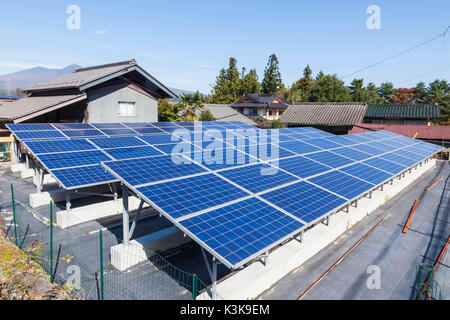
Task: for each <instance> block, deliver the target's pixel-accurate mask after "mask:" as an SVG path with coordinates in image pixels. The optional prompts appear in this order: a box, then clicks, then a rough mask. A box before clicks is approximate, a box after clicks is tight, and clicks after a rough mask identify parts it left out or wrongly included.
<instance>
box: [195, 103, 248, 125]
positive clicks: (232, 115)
mask: <svg viewBox="0 0 450 320" xmlns="http://www.w3.org/2000/svg"><path fill="white" fill-rule="evenodd" d="M203 108H204V109H208V110H209V111H211V113H212V115H213V116H214V118H216V120H217V121H241V122H244V123H247V124H249V125H252V126H255V125H256V123H255V122H254V121H253V120H251V119H250V118H247V117H246V116H244V115H243V114H242V113H239V112H237V111H236V110H234V109H233V108H231V107H230V106H229V105H228V104H204V105H203Z"/></svg>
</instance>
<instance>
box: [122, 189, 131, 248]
mask: <svg viewBox="0 0 450 320" xmlns="http://www.w3.org/2000/svg"><path fill="white" fill-rule="evenodd" d="M122 205H123V213H122V220H123V223H122V229H123V243H124V244H125V245H127V244H128V243H129V241H130V230H129V228H130V213H129V207H128V187H127V186H125V185H122Z"/></svg>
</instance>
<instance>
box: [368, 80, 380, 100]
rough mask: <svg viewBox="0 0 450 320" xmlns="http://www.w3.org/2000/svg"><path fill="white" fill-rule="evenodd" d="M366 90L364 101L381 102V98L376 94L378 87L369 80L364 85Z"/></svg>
mask: <svg viewBox="0 0 450 320" xmlns="http://www.w3.org/2000/svg"><path fill="white" fill-rule="evenodd" d="M366 91H367V99H366V101H365V102H367V103H382V102H383V101H382V98H381V97H380V95H379V94H378V88H377V86H376V85H374V84H373V83H372V82H369V83H368V84H367V87H366Z"/></svg>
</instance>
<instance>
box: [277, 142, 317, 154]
mask: <svg viewBox="0 0 450 320" xmlns="http://www.w3.org/2000/svg"><path fill="white" fill-rule="evenodd" d="M280 147H281V148H283V149H287V150H289V151H292V152H295V153H297V154H304V153H309V152H315V151H320V150H321V149H319V148H317V147H314V146H312V145H310V144H307V143H304V142H302V141H294V142H280Z"/></svg>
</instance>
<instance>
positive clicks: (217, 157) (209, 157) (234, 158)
mask: <svg viewBox="0 0 450 320" xmlns="http://www.w3.org/2000/svg"><path fill="white" fill-rule="evenodd" d="M183 154H184V153H183ZM184 155H186V156H187V157H189V158H190V159H192V160H194V161H196V162H198V163H200V164H201V165H203V166H205V167H206V168H208V169H210V170H220V169H225V168H231V167H236V166H241V165H245V164H252V163H257V162H258V159H256V158H253V157H250V156H249V155H248V154H245V153H243V152H240V151H238V150H236V149H230V148H228V149H219V150H215V151H214V150H209V151H208V150H204V151H193V152H191V153H186V154H184Z"/></svg>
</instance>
